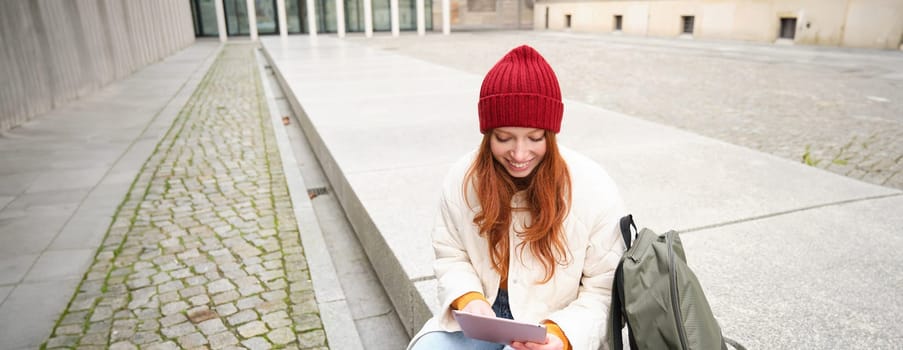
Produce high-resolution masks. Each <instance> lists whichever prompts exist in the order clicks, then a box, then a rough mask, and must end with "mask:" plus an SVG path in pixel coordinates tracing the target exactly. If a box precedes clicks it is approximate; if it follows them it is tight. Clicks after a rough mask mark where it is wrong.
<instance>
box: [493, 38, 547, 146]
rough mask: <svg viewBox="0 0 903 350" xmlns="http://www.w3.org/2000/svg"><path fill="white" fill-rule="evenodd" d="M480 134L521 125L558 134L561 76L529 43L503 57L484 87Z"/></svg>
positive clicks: (494, 67)
mask: <svg viewBox="0 0 903 350" xmlns="http://www.w3.org/2000/svg"><path fill="white" fill-rule="evenodd" d="M478 108H479V112H480V133H484V134H485V133H486V132H487V131H489V130H491V129H494V128H497V127H502V126H520V127H528V128H539V129H546V130H550V131H552V132H555V133H558V131H559V130H560V129H561V116H562V114H563V113H564V104H562V103H561V89H560V88H559V87H558V78H556V77H555V72H554V71H552V67H551V66H549V63H548V62H546V60H545V59H544V58H543V57H542V56H541V55H540V54H539V52H536V50H534V49H533V48H532V47H529V46H527V45H523V46H520V47H518V48H515V49H514V50H511V51H510V52H508V54H507V55H505V57H502V59H501V60H499V61H498V63H496V64H495V66H493V67H492V69H490V70H489V73H486V77H485V78H483V86H482V87H481V88H480V102H479V104H478Z"/></svg>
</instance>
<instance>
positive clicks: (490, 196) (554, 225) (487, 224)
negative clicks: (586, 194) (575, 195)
mask: <svg viewBox="0 0 903 350" xmlns="http://www.w3.org/2000/svg"><path fill="white" fill-rule="evenodd" d="M491 137H492V131H489V132H487V133H486V134H485V135H484V136H483V142H482V143H481V144H480V149H479V152H478V153H477V157H476V159H475V160H474V162H473V165H471V166H470V169H469V170H468V171H467V175H466V176H465V177H464V193H468V187H469V186H470V185H471V184H472V185H473V186H474V190H475V191H476V195H477V200H478V201H479V205H480V206H481V210H480V211H479V212H478V213H477V214H476V216H474V218H473V223H474V224H475V225H477V226H478V227H479V229H480V235H481V236H484V237H487V240H488V241H489V254H490V257H491V259H492V264H493V268H494V269H495V270H496V271H497V272H498V273H499V274H500V275H501V276H502V279H503V280H504V279H507V276H508V260H509V256H510V251H509V249H508V247H509V241H508V240H509V237H508V232H509V229H510V227H511V217H512V215H511V212H512V210H513V209H512V208H511V198H512V197H513V196H514V193H515V192H517V190H518V189H517V185H516V184H515V182H514V179H513V178H512V177H511V176H510V175H509V174H508V172H507V170H505V168H504V166H503V165H502V164H500V163H499V162H497V161H496V160H495V158H493V156H492V150H491V149H490V142H491ZM545 139H546V154H545V156H544V157H543V159H542V161H541V162H540V163H539V165H537V167H536V169H534V170H533V174H531V180H530V182H529V184H528V185H527V187H526V188H525V189H524V191H526V192H525V194H526V197H525V199H526V203H527V208H525V210H527V211H529V213H530V218H531V224H530V225H529V226H527V227H525V228H524V232H517V235H518V236H519V237H520V238H522V239H523V242H522V243H521V244H519V245H518V246H517V249H518V250H519V251H520V252H521V254H523V251H524V250H523V245H526V246H528V247H529V249H530V252H531V253H532V254H533V255H534V256H535V257H536V258H537V259H538V260H539V261H540V263H542V266H543V268H544V269H545V279H543V280H542V281H541V283H545V282H548V281H549V280H550V279H551V278H552V276H553V275H554V273H555V267H556V265H558V264H566V263H567V253H568V251H567V242H566V237H565V233H564V219H565V217H567V214H568V210H569V209H570V198H571V176H570V173H569V172H568V168H567V164H566V163H565V162H564V159H563V158H561V154H560V153H559V151H558V144H557V142H556V141H555V133H553V132H550V131H546V132H545ZM465 197H466V196H465ZM468 205H470V206H471V207H473V206H472V205H471V203H468Z"/></svg>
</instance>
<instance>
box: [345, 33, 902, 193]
mask: <svg viewBox="0 0 903 350" xmlns="http://www.w3.org/2000/svg"><path fill="white" fill-rule="evenodd" d="M348 38H349V40H351V41H353V42H357V43H362V44H366V45H372V46H374V47H379V48H384V49H388V50H392V51H393V52H398V53H401V54H405V55H410V56H414V57H417V58H421V59H424V60H426V61H431V62H435V63H439V64H442V65H446V66H451V67H454V68H458V69H461V70H465V71H469V72H472V73H475V74H479V75H481V76H482V75H484V74H485V73H486V72H487V71H488V70H489V68H491V67H492V65H493V64H495V62H496V60H498V59H499V58H500V57H502V55H504V54H505V52H507V50H509V49H511V48H513V47H515V46H517V45H520V44H524V43H526V44H530V45H532V46H534V47H536V48H537V50H539V51H540V52H541V53H542V54H543V55H544V56H545V57H546V59H547V60H548V61H549V63H550V64H551V65H552V67H553V68H554V69H555V70H556V73H557V74H558V79H559V82H560V83H561V85H562V93H563V94H564V96H565V97H566V98H570V99H574V100H578V101H582V102H586V103H589V104H593V105H596V106H600V107H602V108H605V109H608V110H612V111H617V112H621V113H624V114H627V115H630V116H635V117H639V118H644V119H648V120H651V121H655V122H658V123H662V124H667V125H672V126H675V127H678V128H682V129H686V130H689V131H692V132H695V133H698V134H701V135H705V136H709V137H712V138H716V139H720V140H723V141H726V142H729V143H733V144H737V145H741V146H745V147H749V148H753V149H757V150H761V151H763V152H766V153H770V154H773V155H776V156H779V157H783V158H787V159H791V160H794V161H799V162H804V163H808V164H810V165H814V166H817V167H819V168H825V169H827V170H829V171H833V172H836V173H839V174H843V175H846V176H850V177H853V178H856V179H861V180H864V181H867V182H871V183H875V184H880V185H885V186H889V187H894V188H898V189H903V53H901V52H899V51H878V50H856V49H840V48H815V47H801V46H792V47H789V46H775V45H771V44H752V43H739V42H727V41H723V42H713V41H709V42H706V41H701V40H678V39H654V38H631V37H626V36H613V35H602V34H570V33H561V32H533V31H524V32H472V33H469V32H458V33H453V35H451V36H442V35H428V36H427V37H425V38H423V37H418V36H416V35H403V36H401V37H399V38H392V39H388V38H383V37H376V38H371V39H365V38H362V37H359V36H349V37H348ZM474 88H475V89H479V87H478V86H475V87H474ZM474 103H476V101H475V102H474ZM474 113H476V105H474ZM565 118H566V117H565ZM637 137H642V135H637Z"/></svg>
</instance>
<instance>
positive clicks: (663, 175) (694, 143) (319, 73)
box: [262, 36, 903, 348]
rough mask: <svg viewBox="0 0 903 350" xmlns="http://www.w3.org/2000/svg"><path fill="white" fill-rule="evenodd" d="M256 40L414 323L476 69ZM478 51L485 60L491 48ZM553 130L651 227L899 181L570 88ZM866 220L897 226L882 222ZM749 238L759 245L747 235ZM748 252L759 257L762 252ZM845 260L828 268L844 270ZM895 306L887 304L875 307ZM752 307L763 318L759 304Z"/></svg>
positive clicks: (712, 221) (428, 279) (827, 198)
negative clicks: (583, 97)
mask: <svg viewBox="0 0 903 350" xmlns="http://www.w3.org/2000/svg"><path fill="white" fill-rule="evenodd" d="M262 43H263V45H264V47H265V51H266V53H267V55H268V57H269V59H270V61H271V63H272V65H273V67H274V70H275V71H276V72H277V73H278V74H279V75H280V81H281V83H282V84H283V85H284V89H286V90H289V91H290V93H288V95H290V96H288V97H289V100H290V101H289V102H290V103H291V104H292V106H293V108H295V109H296V110H297V111H298V112H299V115H301V116H303V118H302V119H303V120H302V124H303V127H304V128H305V129H306V130H307V133H308V135H309V139H310V140H311V143H312V145H311V146H312V148H313V149H314V151H315V153H316V154H317V156H318V158H319V159H320V161H321V163H324V165H323V166H324V171H325V172H326V175H327V177H328V178H329V179H330V182H331V184H332V185H333V187H334V188H335V193H336V195H337V196H338V198H339V199H340V202H341V204H342V206H343V207H344V209H345V212H346V213H347V215H348V218H349V220H350V221H351V223H352V225H353V226H354V228H355V231H356V233H357V234H358V236H359V239H360V241H361V243H362V245H363V246H364V247H365V249H366V250H367V253H368V256H369V257H370V259H371V263H372V264H373V266H374V269H376V271H377V273H378V274H379V276H380V279H381V281H382V283H383V286H384V287H385V288H386V290H387V292H388V294H389V295H390V297H391V299H392V302H393V303H394V305H395V307H396V311H397V312H398V314H399V316H400V318H401V320H402V322H403V323H404V324H405V326H406V329H407V331H408V332H409V333H413V332H415V331H416V330H418V329H419V328H420V325H421V324H422V322H424V321H425V320H426V319H427V318H428V317H429V316H430V313H431V311H430V310H431V309H435V303H436V300H435V282H434V281H435V279H434V277H433V276H432V271H431V263H432V259H433V257H432V249H431V247H430V244H429V242H430V238H429V236H430V232H431V228H432V227H431V226H432V219H433V217H434V215H435V213H436V208H437V204H436V201H437V200H438V191H439V189H440V185H441V181H442V178H443V177H444V174H445V172H446V171H447V169H448V167H449V166H450V164H451V162H453V161H454V160H456V159H458V158H459V157H460V156H462V155H464V154H466V153H467V152H469V151H471V150H472V149H474V148H475V147H477V145H478V143H479V138H480V135H479V133H478V131H477V130H478V127H477V111H476V102H477V97H478V96H477V94H478V92H479V86H480V82H481V80H482V77H481V76H479V75H475V74H471V73H467V72H464V71H457V70H455V69H451V68H448V67H444V66H440V65H437V64H433V63H429V62H425V61H422V60H418V59H414V58H410V57H407V56H402V55H398V54H396V53H393V52H390V51H387V50H379V49H375V48H372V47H365V46H361V45H357V44H354V43H351V42H349V41H343V40H338V39H336V38H333V37H329V36H320V37H318V38H317V39H313V40H312V39H309V38H307V37H293V38H290V40H277V39H270V38H263V39H262ZM450 54H453V53H450ZM487 59H492V60H493V62H494V60H497V59H498V57H492V58H487ZM491 63H492V62H490V63H487V64H488V65H491ZM560 142H561V143H562V144H563V145H565V146H566V147H569V148H572V149H575V150H577V151H580V152H582V153H584V154H587V155H588V156H590V157H591V158H592V159H594V160H596V161H598V162H600V163H601V164H603V165H604V166H606V167H607V169H608V170H609V172H610V174H611V175H612V177H613V178H614V180H615V181H616V182H617V183H618V185H619V187H620V190H621V192H622V194H623V196H624V198H625V201H626V202H627V205H628V208H629V209H630V211H631V212H632V213H634V214H635V216H636V217H637V218H638V220H639V221H640V224H641V225H643V226H648V227H651V228H654V229H656V230H661V231H663V230H665V229H678V230H683V231H692V233H689V234H688V235H689V236H691V235H693V234H697V233H700V232H703V231H704V230H706V229H708V230H712V231H717V232H721V230H723V229H725V228H726V227H735V226H737V225H743V224H745V223H760V222H762V224H761V225H762V229H761V230H776V229H778V226H774V225H776V223H774V222H771V221H763V220H766V219H768V218H772V217H775V218H777V217H784V216H788V215H794V213H808V212H810V211H812V212H813V213H818V212H819V211H820V210H823V208H827V207H831V206H841V207H842V206H844V205H849V203H860V202H861V203H872V205H875V206H877V207H878V208H881V210H880V211H881V212H892V211H894V210H897V211H898V210H899V205H898V203H896V202H893V201H889V200H888V199H887V198H897V197H899V196H900V195H901V192H900V191H899V190H896V189H891V188H886V187H881V186H876V185H871V184H868V183H864V182H860V181H857V180H851V179H849V178H846V177H842V176H839V175H836V174H832V173H829V172H826V171H823V170H819V169H814V168H811V167H807V166H804V165H802V164H800V163H796V162H793V161H789V160H786V159H782V158H778V157H775V156H771V155H767V154H764V153H761V152H758V151H754V150H750V149H747V148H743V147H739V146H735V145H732V144H729V143H726V142H723V141H717V140H714V139H711V138H707V137H703V136H699V135H696V134H693V133H690V132H687V131H681V130H678V129H675V128H672V127H668V126H663V125H661V124H656V123H653V122H649V121H645V120H641V119H637V118H634V117H631V116H627V115H623V114H619V113H614V112H611V111H609V110H606V109H602V108H599V107H596V106H591V105H586V104H582V103H579V102H575V101H571V100H566V101H565V117H564V122H563V130H562V132H561V134H560ZM879 220H880V219H879ZM876 225H882V226H881V227H884V228H885V229H890V230H891V231H892V232H900V231H901V230H903V226H901V225H900V224H899V223H895V222H882V223H879V224H876ZM796 227H797V229H799V230H804V231H806V232H807V234H808V235H812V234H814V235H818V234H820V233H823V231H825V230H831V228H829V227H826V226H822V225H804V224H802V223H800V226H796ZM867 232H868V231H867V227H859V228H854V229H853V230H852V232H851V233H850V234H853V235H857V236H858V235H863V234H866V233H867ZM783 238H784V239H785V240H787V241H792V242H794V243H793V244H797V245H800V246H801V247H804V246H805V242H806V241H807V239H808V238H807V235H792V234H788V235H787V236H786V237H783ZM750 240H751V241H752V242H756V243H757V244H758V245H765V243H764V242H763V241H760V240H759V237H758V236H757V235H754V236H753V237H750ZM895 247H896V248H899V247H900V245H899V244H897V245H896V246H895ZM851 250H852V251H854V252H856V253H853V254H851V256H857V255H861V254H866V253H868V251H865V250H858V248H856V247H851ZM700 254H701V255H705V256H713V257H720V258H727V257H730V258H733V259H745V258H747V257H749V258H753V257H755V258H759V257H760V252H759V251H757V250H750V249H748V250H744V251H740V252H734V253H732V254H728V253H727V252H724V251H721V250H717V249H711V250H709V251H705V252H701V253H696V252H694V256H695V255H700ZM811 254H814V255H820V254H823V252H820V251H812V252H811ZM761 255H764V256H762V257H761V259H763V260H767V258H768V256H769V254H761ZM892 261H894V263H896V260H892ZM892 264H893V263H892ZM851 266H852V265H848V266H839V267H838V268H842V269H847V270H846V271H847V273H850V274H854V273H855V272H853V270H850V269H853V267H851ZM743 271H744V273H747V274H749V275H750V276H749V277H747V278H749V279H751V280H766V279H767V277H768V271H763V270H761V269H749V270H743ZM806 278H807V279H806V280H812V279H813V278H815V277H812V276H807V277H806ZM727 283H729V282H720V281H719V282H712V283H707V284H706V285H707V286H708V284H712V285H722V284H727ZM713 288H714V287H713ZM834 288H839V287H834ZM812 293H813V291H809V294H803V295H804V296H807V297H811V296H813V294H812ZM750 297H751V298H758V299H755V301H753V302H751V303H767V302H768V301H769V300H768V299H765V298H762V296H761V295H758V296H750ZM722 298H724V299H722ZM712 299H715V300H718V302H719V303H720V302H722V300H724V301H723V302H731V303H733V302H738V303H740V304H741V305H742V304H743V302H739V301H735V300H739V299H731V300H728V299H727V298H726V297H722V294H720V293H713V296H712ZM819 307H820V306H819V305H813V304H812V303H808V304H804V303H798V304H794V305H789V306H788V307H787V309H786V311H787V312H785V313H784V314H783V315H784V316H785V318H786V322H785V323H781V325H782V326H784V327H785V328H786V330H785V331H784V332H787V333H790V334H794V333H797V334H806V331H807V329H809V328H813V327H822V326H826V325H828V324H833V323H831V322H832V321H831V320H821V321H820V323H818V324H805V322H802V321H803V319H804V318H803V316H802V315H806V314H808V313H810V312H811V309H814V308H819ZM433 311H435V310H433ZM900 311H903V310H901V309H900V307H899V306H894V307H889V309H885V311H883V312H884V313H885V314H886V315H895V314H898V313H899V312H900ZM720 315H721V314H720ZM721 316H722V318H723V319H724V321H725V323H726V324H731V323H732V322H733V323H736V324H742V323H743V322H740V321H742V319H741V318H740V317H738V316H733V315H730V314H724V315H721ZM752 317H755V318H760V319H761V320H763V321H762V322H766V321H767V322H773V321H774V320H773V319H772V318H771V315H769V314H768V313H759V312H758V311H755V313H754V314H753V315H752ZM882 326H883V327H889V328H892V327H893V325H890V324H884V325H882ZM737 327H742V325H740V326H737ZM836 327H839V328H840V329H851V328H850V327H852V326H850V325H849V324H847V325H840V326H836ZM741 334H742V335H743V336H744V340H746V341H747V342H749V343H750V344H771V342H770V341H768V340H766V338H767V337H770V335H769V333H767V332H763V333H751V332H748V333H741ZM828 340H829V339H828V338H823V339H822V338H818V339H814V340H812V341H813V343H812V344H815V345H817V346H815V347H833V343H830V342H829V341H828ZM869 344H874V345H875V346H877V347H881V346H883V344H886V343H884V342H874V343H871V342H869ZM766 348H794V347H792V346H785V345H776V346H775V347H766Z"/></svg>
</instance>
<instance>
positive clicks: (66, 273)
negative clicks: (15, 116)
mask: <svg viewBox="0 0 903 350" xmlns="http://www.w3.org/2000/svg"><path fill="white" fill-rule="evenodd" d="M256 47H257V45H256V44H250V43H244V44H242V43H241V42H240V41H239V42H238V43H233V44H230V45H228V46H226V47H225V48H224V49H223V51H222V54H221V55H217V53H219V52H220V44H219V43H218V42H215V41H206V40H200V41H199V42H198V43H196V44H195V45H193V46H191V47H189V48H188V49H186V50H184V51H182V52H179V53H177V54H176V55H174V56H172V57H169V58H167V59H166V60H164V61H163V62H161V63H158V64H154V65H151V66H149V67H147V68H145V69H143V70H141V71H139V72H138V73H136V74H135V75H133V76H131V77H129V78H127V79H124V80H122V81H119V82H116V83H113V84H111V85H109V86H107V87H105V88H104V89H102V90H101V91H100V92H98V93H97V94H95V95H92V96H90V97H87V98H85V99H83V100H80V101H79V102H77V103H73V104H71V105H68V106H65V107H62V108H59V109H57V110H55V111H53V112H52V113H50V114H48V115H44V116H39V117H36V118H35V119H34V120H32V121H31V122H29V123H26V124H24V125H23V126H21V127H20V128H16V129H13V130H11V131H10V132H8V133H5V134H3V135H2V136H3V137H0V163H2V164H4V167H3V168H2V169H0V176H2V180H3V181H2V182H0V185H2V192H0V194H2V196H0V233H2V235H0V240H2V241H0V243H2V244H0V247H2V248H3V250H2V251H0V277H2V279H0V348H2V349H15V350H18V349H34V348H38V347H42V346H43V347H46V348H78V349H92V348H113V349H130V348H147V349H168V348H213V349H218V348H249V349H269V348H311V349H320V348H327V347H332V348H341V349H358V348H365V347H364V346H363V345H361V339H360V338H361V336H360V335H359V334H358V333H357V330H356V328H357V327H355V325H354V324H353V323H357V322H359V323H361V324H364V325H368V324H374V323H375V322H379V323H381V324H380V325H378V326H377V327H371V328H372V329H377V330H391V329H392V326H391V325H392V324H393V323H392V322H393V319H394V320H395V321H394V322H395V324H397V323H398V321H397V317H395V318H393V317H394V315H393V314H392V312H391V308H389V307H388V305H389V304H388V301H387V300H386V298H385V296H384V294H382V291H381V288H380V287H379V285H378V283H376V284H375V286H376V290H375V291H374V290H372V288H373V287H374V283H373V281H374V280H375V278H374V277H368V275H367V271H369V270H368V269H367V268H366V266H367V265H366V264H365V263H366V260H364V261H363V262H361V261H360V260H357V261H356V262H355V266H354V268H355V269H357V270H359V271H361V272H356V273H350V274H348V273H347V270H348V267H347V265H348V264H347V263H346V264H345V266H341V265H340V268H339V269H338V271H339V272H343V273H345V274H347V275H348V276H350V278H352V279H353V278H358V279H360V280H361V283H359V284H357V285H352V287H357V289H358V290H359V291H357V292H358V293H365V292H373V294H372V295H370V296H369V297H370V298H369V300H354V301H353V302H352V303H350V304H351V305H352V306H353V307H354V308H358V309H360V308H363V309H367V308H368V307H372V306H371V305H374V303H376V304H375V305H383V306H382V307H383V310H375V309H374V310H370V311H368V312H370V313H371V314H370V315H369V317H360V319H358V318H356V317H355V315H360V314H361V313H360V312H357V313H355V312H352V311H351V307H349V303H348V302H347V300H346V299H345V297H344V292H343V290H342V289H341V285H340V283H339V281H343V282H344V279H347V278H340V277H339V276H338V272H337V269H336V268H335V267H334V265H333V261H332V257H331V255H330V253H331V252H330V250H329V249H327V246H328V244H326V242H325V240H324V238H325V237H324V232H322V231H321V230H320V226H319V224H318V221H320V220H324V219H323V218H318V217H317V214H318V213H315V207H314V206H313V205H311V201H310V200H309V199H308V198H307V193H306V190H305V183H304V179H303V178H302V177H301V175H300V171H299V170H300V169H301V168H303V167H301V166H298V162H297V161H296V160H295V159H294V156H293V154H292V147H293V146H292V142H297V141H298V140H297V138H294V139H293V138H292V137H290V136H288V134H287V132H286V129H284V128H283V126H282V122H281V119H282V118H281V117H280V111H279V110H278V109H279V108H280V106H281V108H282V109H285V108H286V107H285V102H284V99H282V102H281V103H277V102H276V99H277V97H278V96H277V95H280V94H281V93H280V92H279V91H278V90H276V91H274V90H273V89H272V88H271V83H270V82H269V81H270V80H272V79H271V78H268V77H269V76H271V75H272V74H271V73H268V71H267V70H266V69H264V67H263V64H262V63H261V61H259V60H257V59H255V58H256V57H255V51H256V50H254V49H255V48H256ZM208 70H209V71H208ZM261 78H263V79H261ZM279 98H281V97H279ZM295 133H296V134H297V132H295ZM302 141H303V140H302ZM314 163H315V162H314ZM308 167H310V164H308ZM117 206H118V207H117ZM326 215H328V217H327V218H326V219H328V220H327V221H328V222H330V223H332V222H337V220H338V219H337V218H339V217H341V215H342V213H341V212H340V211H336V210H326ZM111 216H112V218H111ZM57 221H59V223H54V222H57ZM48 224H50V225H49V226H48ZM299 228H303V229H300V230H299ZM324 231H325V232H326V233H328V234H334V233H336V232H337V231H336V230H335V229H333V228H332V227H329V228H328V229H326V230H324ZM336 244H339V245H342V247H341V248H339V249H333V250H332V252H337V253H339V254H346V256H347V255H348V254H349V253H348V252H349V251H350V248H346V247H345V246H348V245H351V244H353V242H345V241H340V240H337V239H335V238H334V237H330V242H329V245H336ZM358 249H359V248H358ZM340 262H341V261H340ZM370 274H372V272H370ZM368 288H370V289H368ZM380 295H383V297H382V298H383V301H382V302H381V304H380V303H379V301H378V300H377V299H378V297H379V296H380ZM355 297H360V295H355V294H352V298H355ZM374 300H376V301H375V302H374ZM377 311H378V312H379V314H373V313H374V312H377ZM397 329H400V327H398V328H397ZM397 333H398V331H396V334H397ZM400 333H401V334H404V332H403V331H401V332H400ZM402 342H406V339H405V338H401V339H400V340H399V339H398V338H397V337H396V338H391V337H389V338H387V339H381V340H380V341H379V342H371V344H376V345H375V346H376V347H374V346H369V347H368V348H380V346H381V345H387V346H389V347H398V344H400V343H402ZM392 344H394V345H392Z"/></svg>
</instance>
